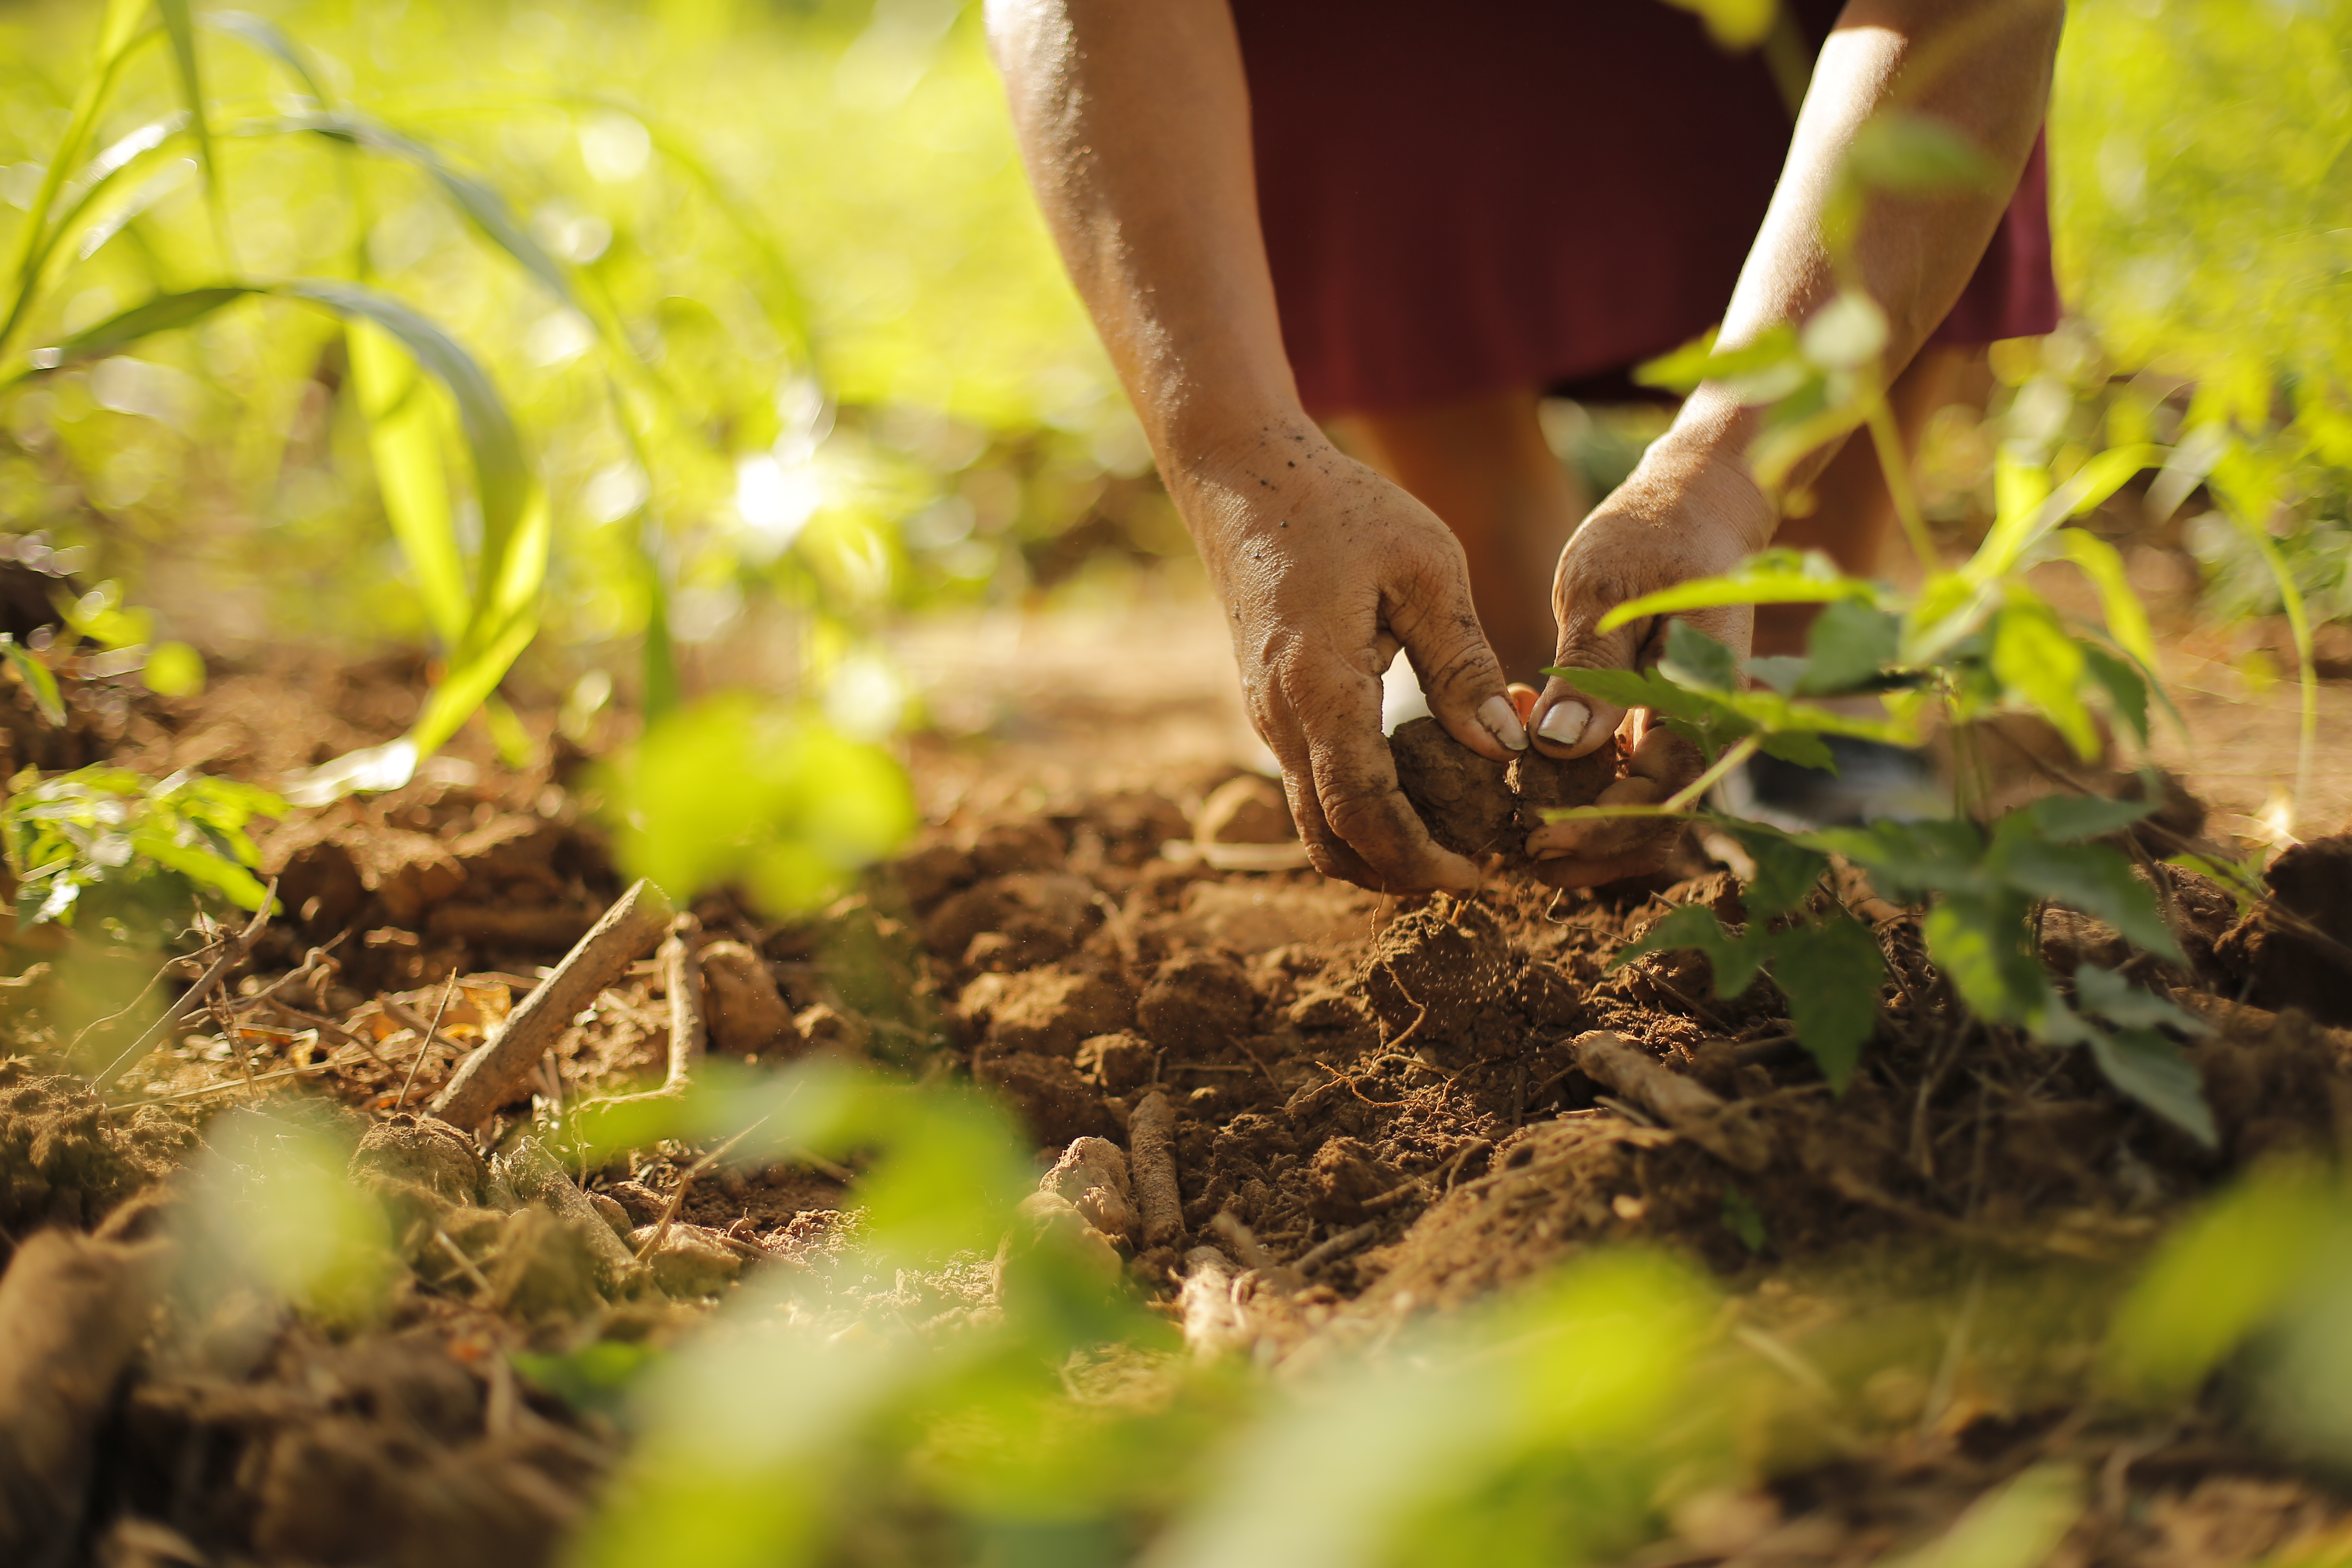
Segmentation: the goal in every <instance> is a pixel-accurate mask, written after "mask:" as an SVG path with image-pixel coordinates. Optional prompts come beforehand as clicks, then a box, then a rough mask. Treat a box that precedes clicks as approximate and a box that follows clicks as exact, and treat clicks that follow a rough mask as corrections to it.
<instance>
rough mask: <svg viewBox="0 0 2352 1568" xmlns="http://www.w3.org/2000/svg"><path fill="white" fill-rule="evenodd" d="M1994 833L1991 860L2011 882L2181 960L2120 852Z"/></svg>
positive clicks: (2149, 896)
mask: <svg viewBox="0 0 2352 1568" xmlns="http://www.w3.org/2000/svg"><path fill="white" fill-rule="evenodd" d="M2001 826H2002V828H2004V829H2008V828H2010V827H2011V826H2012V824H2011V821H2004V822H2003V823H2002V825H2001ZM1997 837H1998V839H1999V840H2000V842H1998V843H1997V845H1996V847H1995V851H1994V856H1993V860H1994V863H1995V864H1996V866H1997V867H1998V869H1999V873H2000V877H2001V879H2003V880H2004V881H2006V882H2007V883H2008V884H2009V885H2010V886H2011V887H2012V888H2015V889H2017V890H2018V891H2020V892H2021V893H2027V894H2031V895H2032V897H2034V898H2039V899H2054V900H2057V901H2058V902H2059V903H2062V904H2064V905H2065V906H2066V907H2067V908H2069V909H2074V910H2082V911H2083V912H2084V914H2087V915H2095V916H2096V917H2098V918H2099V919H2100V920H2103V921H2106V922H2107V923H2108V924H2109V925H2111V926H2113V927H2115V928H2116V931H2120V932H2122V933H2123V935H2124V938H2125V940H2126V941H2128V942H2136V943H2137V944H2138V945H2139V946H2141V947H2144V948H2146V949H2147V951H2148V952H2152V953H2155V954H2156V955H2157V956H2158V957H2159V958H2167V959H2170V960H2171V961H2173V962H2174V963H2179V962H2181V953H2180V946H2179V943H2178V942H2175V941H2174V940H2173V937H2172V932H2171V931H2170V930H2169V929H2168V927H2167V926H2166V925H2165V923H2164V917H2163V916H2162V915H2161V914H2159V913H2158V910H2157V907H2156V895H2155V894H2154V893H2153V892H2151V891H2149V889H2148V888H2147V884H2146V883H2144V882H2142V881H2140V880H2139V879H2137V878H2136V877H2134V876H2133V875H2132V870H2131V862H2130V861H2129V860H2126V859H2125V858H2124V857H2123V856H2122V855H2121V854H2119V853H2117V852H2116V850H2113V849H2110V848H2108V847H2106V846H2105V845H2104V844H2051V843H2047V842H2044V841H2042V840H2041V839H2036V838H2030V837H2024V836H2023V835H2021V834H2017V835H2014V836H2013V835H2012V834H2011V833H2010V832H2006V831H2004V832H2000V833H1999V834H1997Z"/></svg>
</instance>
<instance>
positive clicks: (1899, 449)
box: [1867, 389, 1937, 572]
mask: <svg viewBox="0 0 2352 1568" xmlns="http://www.w3.org/2000/svg"><path fill="white" fill-rule="evenodd" d="M1867 422H1868V424H1869V426H1870V442H1871V445H1872V446H1874V447H1876V448H1877V449H1878V468H1879V471H1880V472H1881V473H1882V474H1884V475H1885V478H1886V495H1887V499H1888V500H1892V501H1893V502H1894V503H1895V518H1896V519H1897V521H1900V522H1901V523H1902V524H1903V537H1904V539H1905V541H1906V542H1907V543H1909V545H1910V546H1911V553H1912V554H1913V555H1915V556H1916V557H1917V558H1918V561H1919V570H1920V571H1922V572H1933V571H1935V570H1936V568H1937V555H1936V542H1935V540H1933V539H1932V538H1930V537H1929V536H1928V533H1927V519H1926V518H1925V517H1924V516H1922V515H1921V514H1920V511H1919V492H1918V491H1917V490H1916V489H1914V488H1913V487H1912V484H1911V458H1910V454H1908V453H1907V452H1906V451H1904V449H1903V433H1902V432H1901V431H1900V430H1897V429H1896V428H1895V410H1894V409H1893V408H1892V407H1890V406H1888V405H1887V402H1886V394H1885V390H1884V389H1875V390H1874V391H1873V392H1872V393H1871V395H1870V413H1869V416H1868V421H1867Z"/></svg>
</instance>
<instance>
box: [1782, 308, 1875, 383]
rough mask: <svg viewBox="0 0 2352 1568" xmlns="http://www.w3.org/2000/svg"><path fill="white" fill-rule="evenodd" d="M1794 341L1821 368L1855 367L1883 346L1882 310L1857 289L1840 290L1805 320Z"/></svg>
mask: <svg viewBox="0 0 2352 1568" xmlns="http://www.w3.org/2000/svg"><path fill="white" fill-rule="evenodd" d="M1798 341H1799V342H1801V343H1803V344H1804V348H1805V357H1806V358H1807V359H1809V360H1811V361H1812V362H1813V363H1815V364H1817V365H1820V366H1822V368H1823V369H1825V370H1855V369H1859V368H1860V367H1861V366H1863V365H1865V364H1868V363H1871V362H1873V361H1874V360H1875V359H1877V358H1878V356H1879V353H1880V352H1881V351H1883V350H1884V349H1885V347H1886V312H1885V311H1884V310H1880V309H1879V308H1878V301H1876V300H1873V299H1872V298H1871V297H1870V296H1869V295H1867V294H1864V293H1863V292H1861V291H1860V290H1859V289H1843V290H1841V291H1840V292H1839V294H1838V295H1837V297H1836V298H1835V299H1832V300H1831V301H1830V302H1829V303H1828V304H1826V305H1823V306H1822V308H1821V309H1820V310H1816V311H1814V312H1813V313H1812V315H1811V317H1810V318H1808V319H1807V321H1806V322H1805V329H1804V331H1803V332H1801V334H1800V335H1799V340H1798Z"/></svg>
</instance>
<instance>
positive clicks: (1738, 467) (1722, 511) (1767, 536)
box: [1627, 386, 1780, 554]
mask: <svg viewBox="0 0 2352 1568" xmlns="http://www.w3.org/2000/svg"><path fill="white" fill-rule="evenodd" d="M1761 423H1762V411H1761V410H1759V409H1754V408H1749V407H1746V406H1744V405H1742V404H1741V403H1740V402H1739V400H1738V397H1737V396H1735V395H1731V394H1729V393H1727V392H1723V391H1721V390H1719V389H1717V388H1715V387H1712V386H1703V387H1701V388H1699V390H1698V391H1697V392H1696V393H1693V394H1692V395H1691V396H1690V397H1689V398H1688V399H1687V400H1686V401H1685V403H1684V405H1683V408H1682V411H1681V412H1680V413H1679V414H1677V415H1676V416H1675V422H1674V424H1673V425H1672V426H1669V427H1668V428H1667V431H1666V433H1665V434H1664V436H1661V437H1658V439H1657V440H1656V441H1654V442H1653V443H1652V444H1651V446H1650V448H1649V450H1648V451H1647V452H1645V453H1644V454H1643V458H1642V462H1641V465H1640V468H1638V469H1637V479H1638V482H1640V483H1642V484H1643V486H1644V487H1645V488H1651V489H1654V490H1655V491H1657V492H1659V493H1660V499H1661V500H1665V499H1667V498H1669V497H1670V498H1672V502H1673V504H1672V506H1671V510H1672V511H1674V512H1675V513H1676V514H1678V515H1681V516H1683V517H1685V518H1696V519H1700V520H1705V521H1707V522H1710V523H1712V524H1713V525H1714V526H1716V527H1717V528H1720V529H1723V530H1725V531H1728V532H1730V533H1732V534H1733V535H1735V536H1736V539H1737V542H1738V544H1739V545H1740V546H1741V547H1742V548H1743V549H1745V550H1746V551H1747V552H1749V553H1751V554H1752V553H1754V552H1757V551H1759V550H1762V549H1764V548H1765V547H1766V546H1768V545H1769V544H1770V543H1771V542H1772V533H1773V531H1774V529H1775V528H1776V527H1777V526H1778V525H1779V522H1780V508H1779V506H1778V504H1777V503H1776V502H1775V501H1774V500H1773V499H1772V497H1771V496H1770V495H1769V494H1768V493H1766V491H1765V489H1764V488H1763V487H1762V486H1761V485H1759V484H1758V483H1757V481H1756V477H1755V474H1754V473H1753V471H1751V470H1750V469H1749V468H1748V443H1749V442H1750V441H1752V440H1753V439H1754V438H1755V436H1756V432H1757V430H1758V428H1759V426H1760V425H1761ZM1627 482H1628V484H1629V486H1630V485H1632V484H1633V483H1635V482H1636V480H1629V481H1627Z"/></svg>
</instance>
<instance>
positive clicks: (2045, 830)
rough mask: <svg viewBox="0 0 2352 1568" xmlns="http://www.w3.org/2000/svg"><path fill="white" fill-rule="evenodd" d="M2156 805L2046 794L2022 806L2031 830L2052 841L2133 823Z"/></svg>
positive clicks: (2092, 835) (2076, 838) (2095, 834)
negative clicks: (2030, 823)
mask: <svg viewBox="0 0 2352 1568" xmlns="http://www.w3.org/2000/svg"><path fill="white" fill-rule="evenodd" d="M2155 809H2156V803H2155V802H2154V801H2152V800H2109V799H2107V798H2106V797H2105V795H2043V796H2042V798H2041V799H2040V800H2037V801H2035V802H2034V803H2033V804H2032V805H2029V806H2027V807H2026V808H2025V812H2026V816H2027V817H2028V818H2029V819H2030V820H2031V821H2032V825H2033V831H2034V832H2035V833H2036V834H2037V835H2038V836H2039V837H2042V838H2046V839H2048V840H2050V841H2051V842H2052V843H2055V844H2074V843H2079V842H2081V841H2082V840H2083V839H2085V838H2096V837H2100V836H2101V835H2103V834H2108V833H2113V832H2115V831H2116V830H2117V829H2118V828H2124V827H2129V826H2131V825H2132V824H2133V823H2135V822H2137V821H2138V820H2139V819H2140V818H2142V817H2144V816H2147V814H2148V813H2149V812H2151V811H2154V810H2155Z"/></svg>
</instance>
